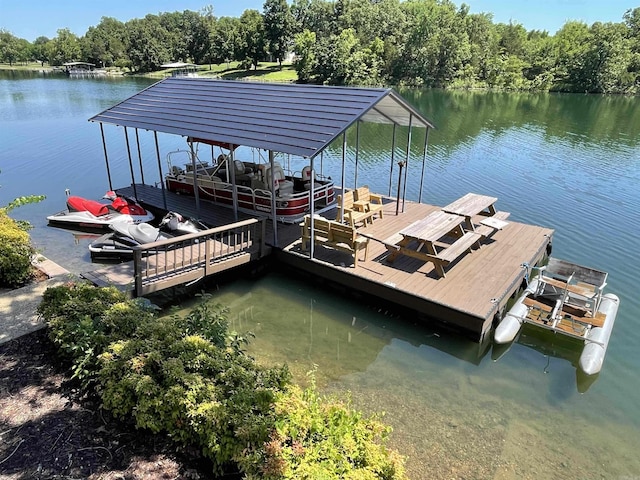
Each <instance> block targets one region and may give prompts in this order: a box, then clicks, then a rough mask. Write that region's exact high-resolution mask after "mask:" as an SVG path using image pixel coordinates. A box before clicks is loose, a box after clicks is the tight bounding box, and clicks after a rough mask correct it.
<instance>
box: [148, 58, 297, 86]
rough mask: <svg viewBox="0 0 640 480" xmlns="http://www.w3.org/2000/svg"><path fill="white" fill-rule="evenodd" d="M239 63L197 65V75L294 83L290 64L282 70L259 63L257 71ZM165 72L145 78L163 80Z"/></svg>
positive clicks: (270, 64)
mask: <svg viewBox="0 0 640 480" xmlns="http://www.w3.org/2000/svg"><path fill="white" fill-rule="evenodd" d="M239 66H240V62H229V63H228V64H227V63H223V64H220V65H211V66H209V65H198V75H199V76H201V77H205V78H207V77H208V78H222V79H225V80H254V81H262V82H295V81H296V80H298V74H297V73H296V70H295V68H294V67H293V65H292V64H290V63H283V64H282V70H280V66H279V65H278V63H273V62H260V64H259V65H258V68H257V70H254V69H253V68H251V70H245V69H241V68H239ZM166 75H167V70H160V71H157V72H151V73H147V74H146V75H145V76H147V77H152V78H164V77H165V76H166Z"/></svg>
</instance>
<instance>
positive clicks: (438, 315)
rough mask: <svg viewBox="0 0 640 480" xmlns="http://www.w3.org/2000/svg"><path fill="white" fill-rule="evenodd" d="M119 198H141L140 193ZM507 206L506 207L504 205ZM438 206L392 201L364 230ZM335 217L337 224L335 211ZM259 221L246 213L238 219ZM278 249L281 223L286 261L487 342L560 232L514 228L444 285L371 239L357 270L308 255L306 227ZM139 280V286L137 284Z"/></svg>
mask: <svg viewBox="0 0 640 480" xmlns="http://www.w3.org/2000/svg"><path fill="white" fill-rule="evenodd" d="M136 190H137V193H138V198H139V199H140V201H141V203H142V204H143V205H144V206H145V207H151V209H152V210H153V209H163V208H164V205H163V199H162V192H161V190H160V189H159V188H156V187H152V186H145V185H136ZM118 193H120V194H124V195H129V196H132V195H133V189H132V187H127V188H122V189H118ZM166 195H167V207H168V209H169V210H175V211H177V212H180V213H182V214H183V215H187V216H194V217H195V216H196V212H195V201H194V199H193V198H191V197H185V196H180V195H175V194H172V193H170V192H167V193H166ZM498 202H499V201H498ZM439 209H440V207H437V206H433V205H425V204H417V203H413V202H406V204H405V211H404V212H403V213H400V214H399V215H397V216H396V214H395V211H396V204H395V201H393V200H391V199H385V201H384V218H382V219H379V218H378V219H376V220H375V221H374V222H373V224H372V225H367V226H365V227H361V228H359V229H358V231H359V232H362V233H364V234H366V235H367V236H369V237H371V238H374V239H386V238H388V237H390V236H393V235H394V234H396V233H398V232H399V231H401V230H402V229H403V228H404V227H406V226H407V225H410V224H411V223H413V222H415V221H416V220H419V219H422V218H424V217H425V216H427V215H428V214H429V213H431V212H433V211H436V210H439ZM332 213H333V214H327V215H326V216H327V217H328V218H332V219H333V218H335V212H332ZM199 218H200V219H201V220H203V221H205V222H207V223H209V224H210V225H211V226H222V225H226V224H228V223H233V222H234V221H236V219H234V216H233V212H232V210H231V209H230V208H227V207H220V206H215V205H213V204H210V203H208V202H206V201H201V212H200V216H199ZM247 218H251V216H250V215H249V214H245V213H239V216H238V219H237V220H243V219H247ZM277 227H278V244H277V245H275V244H274V242H273V238H274V237H273V224H272V222H271V221H270V220H269V221H268V222H267V225H266V237H265V238H266V243H267V245H270V246H273V247H275V248H273V254H275V255H276V257H277V259H278V261H279V262H283V263H285V264H288V265H291V266H294V267H295V268H298V269H301V270H303V271H306V272H309V273H310V274H311V275H314V276H318V277H321V278H323V279H325V280H326V281H329V282H334V283H336V284H339V285H343V286H345V287H347V288H351V289H354V290H358V291H362V292H366V293H368V294H371V295H373V296H376V297H378V298H381V299H384V300H386V301H389V302H392V303H396V304H398V305H402V306H403V307H407V308H410V309H413V310H415V311H417V312H420V313H421V314H424V315H425V316H427V317H430V318H434V319H437V320H439V321H442V322H445V323H449V324H452V325H454V326H457V327H459V328H461V329H463V330H466V331H468V332H469V333H471V335H472V336H474V337H476V338H477V339H483V337H484V335H485V334H486V333H487V332H488V331H489V330H490V328H491V326H492V322H493V319H494V316H495V315H496V313H497V312H499V311H501V310H502V309H504V308H505V306H506V303H507V301H508V299H509V297H510V296H511V295H513V294H514V293H515V292H516V291H517V290H518V288H519V287H520V285H521V283H522V280H523V278H524V274H525V269H523V268H522V265H523V264H524V263H528V264H530V265H535V264H537V263H539V262H540V261H541V260H543V259H544V257H545V255H546V253H547V246H548V245H549V244H550V242H551V237H552V235H553V230H552V229H549V228H544V227H539V226H534V225H527V224H523V223H518V222H517V221H510V222H509V224H508V225H507V226H506V227H505V228H503V229H502V230H498V231H496V232H495V233H494V234H493V235H492V236H491V237H490V238H487V239H484V240H483V241H482V242H481V248H479V249H474V250H473V251H472V252H471V253H468V254H466V255H463V256H462V257H461V258H460V259H459V260H457V261H456V262H454V263H453V264H451V265H450V266H448V268H447V272H446V273H447V274H446V277H443V278H440V277H439V276H438V275H437V273H436V271H435V270H434V265H433V264H432V263H425V262H423V261H421V260H419V259H416V258H411V257H408V256H399V257H398V258H397V259H396V260H395V261H394V262H393V263H388V262H387V261H386V260H385V259H386V257H387V255H388V254H389V253H388V251H387V249H386V248H385V246H384V244H383V243H381V242H378V241H376V240H370V242H369V251H368V256H367V260H366V261H364V260H362V259H361V260H360V261H359V262H358V267H357V268H354V267H353V264H352V262H353V259H352V257H351V255H350V254H349V253H348V252H343V251H340V250H335V249H332V248H329V247H323V246H320V245H316V247H315V259H313V260H311V259H310V258H309V255H308V252H303V251H302V250H301V228H300V227H299V226H298V225H284V224H278V225H277ZM131 281H132V280H131Z"/></svg>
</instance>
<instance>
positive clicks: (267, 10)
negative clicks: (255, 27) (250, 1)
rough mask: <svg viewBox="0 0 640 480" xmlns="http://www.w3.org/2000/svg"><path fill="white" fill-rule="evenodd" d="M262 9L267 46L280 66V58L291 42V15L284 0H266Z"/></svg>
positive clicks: (283, 55)
mask: <svg viewBox="0 0 640 480" xmlns="http://www.w3.org/2000/svg"><path fill="white" fill-rule="evenodd" d="M263 10H264V34H265V39H266V41H267V46H268V47H267V48H268V50H269V53H270V54H271V55H273V56H274V57H275V58H276V59H277V61H278V63H279V64H280V68H282V60H284V57H285V55H286V53H287V51H288V50H289V46H290V43H291V31H292V27H293V17H292V16H291V11H290V10H289V5H288V4H287V1H286V0H266V2H264V7H263Z"/></svg>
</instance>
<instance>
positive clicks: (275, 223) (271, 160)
mask: <svg viewBox="0 0 640 480" xmlns="http://www.w3.org/2000/svg"><path fill="white" fill-rule="evenodd" d="M274 164H275V155H274V153H273V150H269V165H271V167H270V168H271V187H272V188H271V221H272V222H273V245H274V246H275V247H277V246H278V215H277V212H276V189H275V188H273V167H274ZM265 180H266V179H265Z"/></svg>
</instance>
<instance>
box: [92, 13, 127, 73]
mask: <svg viewBox="0 0 640 480" xmlns="http://www.w3.org/2000/svg"><path fill="white" fill-rule="evenodd" d="M127 43H128V38H127V30H126V27H125V24H124V23H122V22H120V21H119V20H116V19H115V18H111V17H102V19H101V20H100V23H99V24H98V25H97V26H96V27H89V29H88V30H87V33H86V34H85V36H84V37H83V39H82V51H83V56H84V58H85V59H86V60H87V61H89V62H92V63H95V64H96V65H100V66H105V67H108V66H112V65H118V64H119V65H123V64H126V63H127V60H128V59H127V54H126V52H127Z"/></svg>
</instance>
